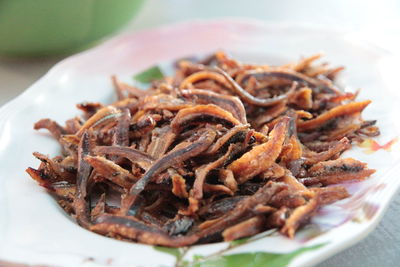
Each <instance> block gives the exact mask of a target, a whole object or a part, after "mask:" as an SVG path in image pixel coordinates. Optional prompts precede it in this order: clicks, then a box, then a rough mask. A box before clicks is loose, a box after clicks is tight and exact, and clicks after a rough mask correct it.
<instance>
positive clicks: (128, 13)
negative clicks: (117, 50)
mask: <svg viewBox="0 0 400 267" xmlns="http://www.w3.org/2000/svg"><path fill="white" fill-rule="evenodd" d="M143 2H144V0H116V1H108V0H96V1H80V0H70V1H52V0H37V1H34V2H32V1H25V2H23V1H13V0H4V1H1V3H0V35H1V36H2V38H1V40H0V54H2V55H7V56H46V55H55V54H63V53H64V54H65V53H71V52H72V51H77V50H78V49H83V48H84V47H85V46H86V47H87V46H88V45H91V44H93V43H94V42H96V41H98V40H99V39H101V38H103V37H104V36H107V35H109V34H111V33H112V32H114V31H116V30H117V29H119V28H120V27H121V26H123V25H124V24H126V23H127V22H128V21H129V20H131V19H132V18H133V17H134V16H135V15H136V14H137V13H138V11H139V10H140V8H141V6H142V4H143Z"/></svg>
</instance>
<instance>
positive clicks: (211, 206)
mask: <svg viewBox="0 0 400 267" xmlns="http://www.w3.org/2000/svg"><path fill="white" fill-rule="evenodd" d="M319 57H320V55H316V56H312V57H309V58H303V59H302V60H300V61H299V62H297V63H293V64H287V65H283V66H268V65H253V64H244V63H241V62H238V61H237V60H234V59H232V58H230V57H228V56H227V55H226V54H225V53H223V52H217V53H215V54H213V55H212V56H210V57H208V58H206V59H203V60H197V61H195V60H180V61H177V62H176V74H175V76H173V77H165V78H162V79H159V80H155V81H153V82H152V83H151V85H149V87H150V88H148V90H141V89H138V88H136V87H134V86H131V85H128V84H126V83H123V82H120V81H119V80H117V79H116V78H115V77H112V82H113V84H114V86H115V88H116V92H117V96H118V101H116V102H115V103H113V104H110V105H103V104H100V103H97V102H85V103H82V104H78V105H77V107H78V108H79V109H80V110H82V111H83V115H82V116H80V117H75V118H72V119H70V120H67V121H66V123H65V126H60V125H59V124H57V123H56V122H55V121H53V120H50V119H42V120H40V121H39V122H37V123H36V124H35V126H34V128H35V129H47V130H49V131H50V133H51V134H52V135H53V136H54V138H56V139H57V140H58V142H59V143H60V145H61V146H62V155H60V156H56V157H54V158H49V157H48V156H46V155H43V154H40V153H38V152H35V153H34V156H35V157H36V158H38V159H39V160H40V161H41V164H40V166H39V168H38V169H37V170H36V169H33V168H28V169H27V172H28V173H29V174H30V176H31V177H32V178H33V179H34V180H36V181H37V182H38V183H39V184H40V185H41V186H43V187H45V188H46V189H47V190H48V191H49V192H50V193H51V194H53V195H54V196H55V197H56V199H57V201H58V203H59V204H60V206H61V207H62V208H63V209H64V210H65V211H66V212H67V213H68V214H71V216H73V217H74V218H75V219H76V221H77V222H78V223H79V224H80V225H81V226H82V227H85V228H86V229H89V230H91V231H94V232H96V233H99V234H102V235H106V236H110V237H114V238H118V239H124V240H132V241H137V242H141V243H146V244H154V245H163V246H170V247H181V246H188V245H193V244H201V243H209V242H216V241H222V240H225V241H231V240H235V239H238V238H243V237H247V236H252V235H254V234H257V233H260V232H262V231H265V230H267V229H271V228H278V229H279V230H280V232H281V233H282V234H284V235H287V236H288V237H291V238H292V237H293V236H294V234H295V232H296V230H297V229H298V228H299V227H301V226H302V225H304V224H305V223H307V221H309V219H310V217H312V216H313V214H315V212H316V211H317V210H318V208H320V207H321V206H323V205H326V204H329V203H332V202H335V201H337V200H340V199H343V198H346V197H348V196H349V194H348V192H347V190H346V189H345V187H343V186H341V185H337V184H341V183H343V182H350V181H360V180H363V179H365V178H366V177H368V176H370V175H371V174H372V173H374V170H371V169H368V168H367V166H366V164H365V163H363V162H360V161H358V160H356V159H352V158H340V155H341V153H343V152H344V151H346V150H348V149H349V148H350V147H351V144H352V143H354V142H360V141H361V140H363V138H365V137H366V136H368V137H371V136H376V135H379V129H378V128H377V127H376V126H374V124H375V121H365V120H363V119H362V118H361V112H362V111H363V109H364V108H365V107H366V106H368V104H369V103H370V102H371V101H368V100H367V101H356V100H355V98H356V96H357V93H345V92H343V91H341V90H340V89H338V87H337V86H336V85H335V83H334V80H335V77H336V76H337V74H338V73H339V72H340V71H341V70H342V69H343V68H330V67H329V66H328V65H327V64H326V63H324V64H317V63H315V60H316V59H318V58H319Z"/></svg>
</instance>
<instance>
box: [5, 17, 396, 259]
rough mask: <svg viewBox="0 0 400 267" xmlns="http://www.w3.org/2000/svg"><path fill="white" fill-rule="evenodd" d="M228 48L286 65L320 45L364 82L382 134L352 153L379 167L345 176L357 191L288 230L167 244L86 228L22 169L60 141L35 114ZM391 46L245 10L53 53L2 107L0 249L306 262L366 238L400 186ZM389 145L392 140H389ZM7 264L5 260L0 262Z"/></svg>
mask: <svg viewBox="0 0 400 267" xmlns="http://www.w3.org/2000/svg"><path fill="white" fill-rule="evenodd" d="M217 49H224V50H226V51H228V52H230V53H232V54H233V55H234V56H235V57H237V58H239V59H242V60H243V61H249V62H258V63H260V62H269V63H273V64H281V63H286V62H291V61H294V60H296V59H298V57H299V56H300V55H310V54H313V53H315V52H320V51H323V52H325V54H326V55H327V57H326V60H327V61H329V62H331V63H332V64H333V65H335V64H342V65H344V66H346V67H347V70H346V71H345V72H344V73H343V74H342V76H341V79H342V83H343V84H346V85H349V86H352V87H353V88H346V89H347V90H355V89H357V88H362V89H363V90H362V91H361V93H360V96H359V99H360V100H363V99H372V100H373V103H372V104H371V105H370V106H369V107H368V108H367V110H365V112H364V115H363V116H364V117H365V118H368V119H377V120H378V126H379V127H380V129H381V131H382V134H381V135H380V136H379V137H378V138H376V139H374V140H367V141H366V142H364V143H363V144H362V147H354V148H353V149H352V150H351V151H348V152H346V154H345V156H346V157H354V158H357V159H359V160H361V161H364V162H367V163H368V164H369V166H370V167H371V168H374V169H376V170H377V172H376V173H375V174H374V175H373V176H372V177H371V178H370V179H368V180H366V181H364V182H361V183H353V184H349V185H347V187H348V189H349V191H350V193H352V194H353V196H352V197H351V198H349V199H346V200H343V201H340V202H337V203H335V204H334V205H330V206H328V207H326V208H324V209H322V210H321V211H320V212H319V214H318V216H317V217H316V218H315V219H313V221H312V223H311V224H310V225H309V226H307V227H305V228H304V229H303V230H302V231H300V232H299V233H298V234H297V235H296V237H295V238H294V239H293V240H290V239H287V238H285V237H283V236H281V235H279V234H277V233H276V232H274V231H269V232H265V233H263V234H260V235H258V236H256V237H254V238H251V239H246V240H242V241H240V242H233V243H230V244H228V243H217V244H211V245H201V246H195V247H191V248H182V249H168V248H160V247H152V246H146V245H141V244H132V243H127V242H123V241H117V240H112V239H109V238H106V237H103V236H100V235H97V234H94V233H91V232H88V231H86V230H84V229H82V228H80V227H79V226H78V225H77V224H75V223H74V222H73V221H71V220H70V219H69V218H68V216H67V215H66V214H64V213H63V212H62V210H61V209H60V208H59V207H58V205H57V204H56V202H55V201H54V200H53V199H52V198H51V197H50V196H49V195H48V194H47V193H46V192H45V191H44V190H42V189H40V188H39V187H38V186H37V185H35V183H34V182H33V181H31V180H30V179H29V177H28V176H27V174H25V173H24V170H25V169H26V167H27V166H35V165H37V164H38V163H37V161H36V160H35V159H33V157H32V156H31V152H32V151H41V152H44V153H47V154H50V155H52V156H53V155H55V154H57V152H58V150H59V148H58V145H57V143H56V142H55V141H53V140H52V139H51V138H50V137H49V136H48V135H47V134H42V133H38V132H35V131H34V130H33V129H32V125H33V123H34V122H35V121H37V120H39V119H40V118H43V117H52V118H54V119H56V120H57V121H59V122H63V121H65V120H66V119H67V118H69V117H71V115H72V114H77V113H76V111H75V107H74V106H75V104H76V103H79V102H83V101H85V100H91V101H100V102H105V103H107V102H110V101H111V100H113V97H114V95H113V90H112V87H111V83H110V79H109V77H110V76H111V75H112V74H116V75H118V76H119V77H120V78H121V79H122V80H125V81H130V80H131V77H132V75H133V74H135V73H137V72H139V71H141V70H143V69H145V68H147V67H149V66H152V65H154V64H158V63H160V62H165V63H163V64H161V67H162V68H163V69H165V70H166V71H168V67H169V65H170V62H172V60H174V59H176V58H180V57H183V56H188V55H196V54H207V53H209V52H213V51H215V50H217ZM394 64H395V59H394V58H393V56H392V55H391V54H390V53H388V52H386V51H384V50H382V49H379V48H377V47H374V46H373V45H370V44H367V43H365V42H361V41H359V40H356V39H354V38H352V36H351V35H348V34H343V33H341V32H340V31H335V30H326V29H319V28H310V27H303V26H293V25H282V24H279V25H276V24H274V25H270V24H263V23H261V22H257V21H248V20H218V21H203V22H202V21H194V22H188V23H183V24H177V25H172V26H167V27H161V28H158V29H154V30H149V31H145V32H140V33H127V34H124V35H121V36H118V37H116V38H114V39H113V40H111V41H108V42H106V43H105V44H103V45H101V46H99V47H96V48H93V49H91V50H88V51H87V52H83V53H81V54H78V55H76V56H73V57H70V58H68V59H66V60H64V61H62V62H61V63H59V64H57V65H56V66H55V67H54V68H53V69H52V70H50V71H49V73H48V74H46V75H45V76H44V77H43V78H42V79H40V80H39V81H38V82H36V83H35V84H34V85H33V86H31V87H30V88H29V89H28V90H27V91H26V92H24V93H23V94H22V95H21V96H19V97H17V98H16V99H15V100H13V101H11V102H10V103H8V104H6V105H5V106H4V107H2V109H1V110H0V127H1V128H0V129H1V132H0V160H1V162H2V168H1V169H0V207H1V208H0V212H1V213H0V214H2V216H1V217H0V239H1V240H3V242H2V244H1V245H0V260H2V261H4V262H16V263H27V264H47V265H57V266H60V265H61V266H71V265H73V266H77V265H78V266H79V265H83V264H90V265H93V266H105V265H106V266H126V265H129V266H173V265H176V266H187V264H189V266H190V265H193V266H238V265H237V264H240V266H286V265H289V266H310V265H313V264H316V263H318V262H320V261H322V260H324V259H326V258H327V257H329V256H331V255H333V254H334V253H336V252H338V251H340V250H343V249H345V248H346V247H348V246H350V245H352V244H354V243H355V242H357V241H359V240H361V239H362V238H363V237H365V236H366V235H367V234H368V233H369V232H370V231H372V230H373V228H374V227H375V226H376V224H377V223H378V222H379V219H380V218H381V216H382V214H383V212H384V210H385V208H386V207H387V206H388V204H389V201H390V198H391V197H392V196H393V194H394V193H395V192H396V190H397V188H398V187H399V186H400V182H399V181H398V179H397V177H396V173H397V172H398V171H399V170H400V165H399V162H400V153H399V151H398V146H399V145H398V143H396V138H397V136H399V133H400V123H399V122H398V121H396V115H398V114H400V113H399V108H398V107H397V106H396V102H397V101H398V100H399V97H400V96H399V93H398V92H397V91H396V84H395V82H396V80H395V77H396V76H395V75H394V73H393V72H394V69H393V66H395V65H394ZM390 148H391V149H390ZM0 263H1V261H0Z"/></svg>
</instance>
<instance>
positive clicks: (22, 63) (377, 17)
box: [0, 0, 400, 267]
mask: <svg viewBox="0 0 400 267" xmlns="http://www.w3.org/2000/svg"><path fill="white" fill-rule="evenodd" d="M399 11H400V1H397V0H382V1H373V0H364V1H361V0H353V1H346V0H335V1H331V0H329V1H316V0H303V1H290V0H281V1H279V2H278V1H269V0H247V1H235V0H219V1H212V0H202V1H199V0H185V1H183V0H147V2H146V4H145V6H144V7H143V9H142V11H141V12H140V14H139V16H138V17H136V18H135V19H134V20H133V21H132V22H130V23H129V25H127V26H126V27H125V28H124V29H123V30H122V31H135V30H139V29H140V30H141V29H145V28H149V27H155V26H158V25H163V24H167V23H173V22H177V21H183V20H189V19H194V18H217V17H226V16H229V17H237V16H240V17H250V18H257V19H261V20H265V21H267V22H289V23H309V24H317V25H323V26H327V27H335V28H337V27H339V28H342V29H346V30H352V31H364V32H368V33H369V32H375V33H379V38H378V37H376V38H375V39H377V40H379V41H380V45H382V46H385V48H387V49H393V48H395V47H396V46H397V44H398V43H395V42H393V41H391V40H392V39H393V37H396V38H395V39H396V40H398V39H400V19H399V17H398V14H399ZM377 22H379V23H377ZM388 38H389V39H388ZM390 38H391V39H390ZM389 40H390V41H389ZM61 59H63V57H52V58H35V59H32V58H30V59H15V58H14V59H11V58H0V106H1V105H3V104H4V103H6V102H7V101H9V100H11V99H12V98H14V97H15V96H17V95H18V94H20V93H21V92H23V91H24V90H25V89H26V88H28V87H29V86H30V85H31V84H32V83H33V82H35V81H36V80H38V79H39V78H40V77H41V76H43V75H44V74H45V73H46V72H47V71H48V70H49V69H50V68H51V67H52V66H53V65H54V64H55V63H57V62H58V61H60V60H61ZM399 220H400V194H397V195H396V196H395V197H394V199H393V201H392V203H391V205H390V206H389V208H388V210H387V211H386V213H385V215H384V217H383V219H382V221H381V222H380V224H379V225H378V227H377V228H376V229H375V230H374V231H373V232H372V233H371V234H370V235H368V237H367V238H365V239H364V240H362V241H361V242H359V243H358V244H356V245H355V246H353V247H351V248H349V249H347V250H345V251H343V252H341V253H339V254H337V255H335V256H333V257H331V258H330V259H328V260H326V261H324V262H323V263H321V264H320V265H318V266H319V267H321V266H328V267H333V266H343V267H347V266H349V267H350V266H364V267H375V266H381V267H382V266H397V265H398V260H400V227H398V226H399V224H398V221H399Z"/></svg>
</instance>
